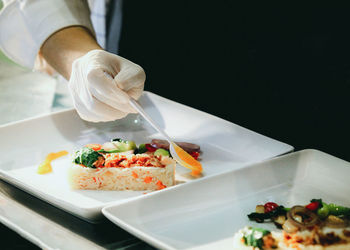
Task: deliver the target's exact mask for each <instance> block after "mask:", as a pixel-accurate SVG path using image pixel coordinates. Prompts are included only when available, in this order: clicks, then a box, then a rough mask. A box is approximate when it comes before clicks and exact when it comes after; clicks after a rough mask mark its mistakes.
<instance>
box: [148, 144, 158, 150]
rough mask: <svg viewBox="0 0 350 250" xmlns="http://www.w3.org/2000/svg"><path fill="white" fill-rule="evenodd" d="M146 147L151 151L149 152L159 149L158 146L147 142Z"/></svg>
mask: <svg viewBox="0 0 350 250" xmlns="http://www.w3.org/2000/svg"><path fill="white" fill-rule="evenodd" d="M145 147H146V149H147V151H149V152H154V151H156V150H157V148H156V147H153V146H152V145H151V144H145Z"/></svg>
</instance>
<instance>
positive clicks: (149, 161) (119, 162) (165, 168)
mask: <svg viewBox="0 0 350 250" xmlns="http://www.w3.org/2000/svg"><path fill="white" fill-rule="evenodd" d="M186 146H187V147H185V149H186V150H191V151H190V153H191V154H192V155H194V156H197V158H198V156H199V146H197V145H195V144H190V143H187V144H186ZM168 149H169V145H166V143H165V141H162V140H152V142H151V143H148V144H140V145H139V146H138V147H137V146H136V144H135V142H134V141H130V140H124V139H120V138H117V139H113V140H111V141H110V142H106V143H104V144H103V145H101V144H88V145H86V146H85V147H83V148H81V149H80V150H78V151H77V152H76V153H75V155H74V162H73V165H72V166H71V168H70V169H69V183H70V185H71V187H72V188H73V189H90V190H160V189H163V188H166V187H169V186H173V185H174V184H175V166H176V162H175V160H174V159H172V157H171V155H170V153H169V151H168Z"/></svg>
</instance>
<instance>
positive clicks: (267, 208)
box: [264, 202, 278, 213]
mask: <svg viewBox="0 0 350 250" xmlns="http://www.w3.org/2000/svg"><path fill="white" fill-rule="evenodd" d="M277 207H278V205H277V204H276V203H274V202H267V203H266V204H265V205H264V208H265V213H269V212H271V211H273V210H275V209H276V208H277Z"/></svg>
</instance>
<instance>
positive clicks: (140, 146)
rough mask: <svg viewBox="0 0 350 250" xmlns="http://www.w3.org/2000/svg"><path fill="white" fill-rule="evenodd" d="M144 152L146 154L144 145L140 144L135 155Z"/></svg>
mask: <svg viewBox="0 0 350 250" xmlns="http://www.w3.org/2000/svg"><path fill="white" fill-rule="evenodd" d="M145 152H147V148H146V145H145V144H140V145H139V147H138V149H137V152H136V153H137V154H143V153H145Z"/></svg>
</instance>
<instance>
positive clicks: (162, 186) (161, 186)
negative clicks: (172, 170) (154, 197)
mask: <svg viewBox="0 0 350 250" xmlns="http://www.w3.org/2000/svg"><path fill="white" fill-rule="evenodd" d="M156 184H157V186H158V190H161V189H163V188H166V186H165V185H164V184H163V182H161V181H157V183H156Z"/></svg>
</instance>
